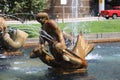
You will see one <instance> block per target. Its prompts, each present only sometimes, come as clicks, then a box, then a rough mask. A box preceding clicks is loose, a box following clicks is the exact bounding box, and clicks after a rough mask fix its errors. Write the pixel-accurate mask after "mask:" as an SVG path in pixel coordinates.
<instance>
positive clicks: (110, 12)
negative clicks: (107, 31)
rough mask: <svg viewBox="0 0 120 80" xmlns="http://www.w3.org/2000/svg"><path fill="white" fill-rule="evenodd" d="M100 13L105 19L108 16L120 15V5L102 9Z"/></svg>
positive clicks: (115, 16)
mask: <svg viewBox="0 0 120 80" xmlns="http://www.w3.org/2000/svg"><path fill="white" fill-rule="evenodd" d="M100 15H101V16H102V17H105V18H106V19H109V18H110V17H112V18H113V19H116V18H117V17H120V6H114V7H113V9H111V10H102V11H101V13H100Z"/></svg>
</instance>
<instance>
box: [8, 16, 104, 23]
mask: <svg viewBox="0 0 120 80" xmlns="http://www.w3.org/2000/svg"><path fill="white" fill-rule="evenodd" d="M99 20H106V19H104V18H103V17H83V18H76V19H70V18H67V19H58V20H56V22H58V23H62V22H82V21H99ZM6 23H7V24H22V23H21V22H20V21H6ZM23 24H39V23H38V22H37V21H36V20H33V21H25V22H24V23H23Z"/></svg>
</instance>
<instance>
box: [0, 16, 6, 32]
mask: <svg viewBox="0 0 120 80" xmlns="http://www.w3.org/2000/svg"><path fill="white" fill-rule="evenodd" d="M6 28H7V26H6V25H5V19H4V18H3V17H0V31H5V30H6Z"/></svg>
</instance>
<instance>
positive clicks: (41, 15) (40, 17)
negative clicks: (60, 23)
mask: <svg viewBox="0 0 120 80" xmlns="http://www.w3.org/2000/svg"><path fill="white" fill-rule="evenodd" d="M36 20H37V21H38V22H40V23H41V24H44V23H45V21H46V20H49V16H48V14H47V13H45V12H40V13H38V14H37V15H36Z"/></svg>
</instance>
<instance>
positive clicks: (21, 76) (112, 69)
mask: <svg viewBox="0 0 120 80" xmlns="http://www.w3.org/2000/svg"><path fill="white" fill-rule="evenodd" d="M31 50H32V47H29V48H25V49H24V50H23V52H24V55H23V56H19V57H13V58H8V59H0V80H67V79H69V80H120V71H119V70H120V53H119V52H120V43H118V42H117V43H100V44H96V47H95V50H93V51H92V52H91V53H90V54H89V55H88V56H87V57H86V60H87V61H88V68H87V72H86V73H79V74H67V75H60V74H56V73H52V72H50V71H49V70H48V66H47V65H45V64H44V63H42V62H41V61H40V60H39V59H38V58H36V59H30V58H29V53H30V52H31Z"/></svg>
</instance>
